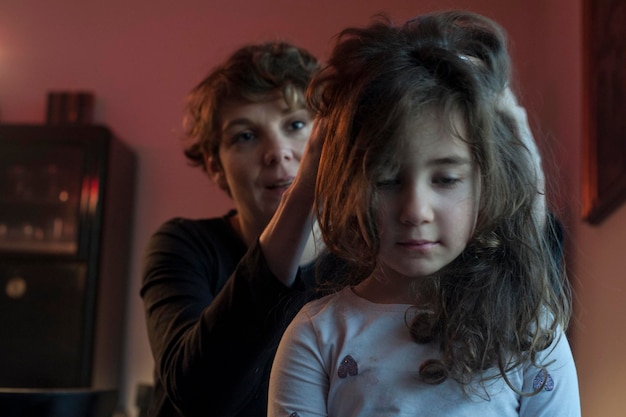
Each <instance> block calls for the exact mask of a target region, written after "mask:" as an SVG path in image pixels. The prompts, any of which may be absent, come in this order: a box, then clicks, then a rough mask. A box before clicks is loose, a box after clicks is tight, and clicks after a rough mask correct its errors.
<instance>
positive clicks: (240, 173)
mask: <svg viewBox="0 0 626 417" xmlns="http://www.w3.org/2000/svg"><path fill="white" fill-rule="evenodd" d="M277 97H278V96H277ZM311 124H312V117H311V115H310V113H309V111H308V110H307V109H306V108H292V109H290V108H289V107H288V106H287V103H286V102H285V100H284V99H283V98H282V96H281V97H279V98H276V99H274V100H270V101H263V102H258V103H251V102H247V101H234V100H233V101H230V102H227V103H225V105H224V106H223V109H222V112H221V140H220V146H219V160H216V158H213V157H209V159H208V163H207V166H208V169H209V173H210V175H211V178H212V179H213V180H214V181H215V182H216V183H217V184H218V185H219V186H220V188H222V189H224V190H226V191H228V192H229V194H230V196H231V197H232V199H233V201H234V203H235V207H236V209H237V211H238V214H239V222H240V225H241V226H242V227H245V228H248V229H252V230H253V231H257V232H258V231H260V230H262V229H263V228H264V227H265V226H266V225H267V223H268V222H269V220H270V218H271V217H272V215H273V214H274V212H275V211H276V208H277V207H278V203H279V201H280V198H281V195H282V194H283V192H285V190H286V189H287V188H288V187H289V186H290V185H291V183H292V181H293V179H294V177H295V176H296V172H297V171H298V166H299V165H300V159H301V157H302V152H303V151H304V147H305V144H306V142H307V139H308V138H309V133H310V131H311Z"/></svg>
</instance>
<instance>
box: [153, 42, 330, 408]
mask: <svg viewBox="0 0 626 417" xmlns="http://www.w3.org/2000/svg"><path fill="white" fill-rule="evenodd" d="M317 69H318V63H317V60H316V59H315V58H314V57H313V56H312V55H310V54H309V53H308V52H306V51H304V50H302V49H300V48H297V47H295V46H292V45H289V44H287V43H280V42H276V43H265V44H260V45H250V46H246V47H243V48H241V49H239V50H238V51H236V52H235V53H234V54H233V55H232V56H231V57H230V58H229V59H228V60H227V61H226V62H225V63H224V64H223V65H221V66H219V67H218V68H216V69H215V70H214V71H213V72H212V73H211V74H209V76H208V77H207V78H206V79H204V80H203V81H202V82H201V83H200V84H199V85H198V86H197V87H196V88H195V89H194V90H193V91H192V92H191V93H190V96H189V103H188V114H187V116H186V129H187V130H186V132H187V136H188V138H189V139H191V140H192V141H193V144H192V145H191V146H190V147H188V148H187V149H186V151H185V154H186V156H187V157H188V158H189V159H190V161H191V162H192V164H193V165H196V166H200V167H202V169H203V170H204V171H206V172H207V174H208V175H209V177H210V178H211V179H212V180H213V181H214V182H215V183H216V184H217V185H218V186H219V187H220V188H221V189H222V190H224V191H225V192H226V193H228V195H229V196H230V197H231V198H232V200H233V204H234V206H235V209H234V210H232V211H231V212H229V213H228V214H226V215H225V216H223V217H221V218H213V219H202V220H190V219H181V218H176V219H172V220H170V221H168V222H166V223H165V224H164V225H163V226H161V228H160V229H159V230H158V231H157V232H156V233H155V234H154V236H153V237H152V239H151V241H150V243H149V245H148V248H147V251H146V255H145V263H144V268H143V285H142V288H141V296H142V298H143V301H144V306H145V312H146V320H147V327H148V335H149V339H150V345H151V348H152V353H153V356H154V359H155V375H154V376H155V379H154V383H155V389H154V397H153V401H152V404H151V407H150V409H149V415H150V416H175V415H178V416H196V415H203V416H207V415H212V416H246V417H250V416H257V415H258V416H261V415H265V412H266V406H267V404H266V403H267V382H268V379H269V370H270V366H271V362H272V359H273V357H274V352H275V348H276V345H277V344H278V340H279V339H280V336H281V335H282V332H283V331H284V328H285V327H286V324H287V323H288V322H289V321H290V319H291V318H292V317H293V315H294V314H295V312H297V310H298V309H299V307H301V306H302V305H303V304H304V302H305V301H306V299H307V294H308V293H309V291H308V290H309V289H310V288H312V284H313V280H312V275H313V274H312V266H308V267H305V268H303V271H302V273H300V274H298V267H299V263H300V259H301V255H302V252H303V250H304V247H305V243H306V240H307V238H308V236H309V235H310V228H311V216H310V212H311V207H312V200H313V186H314V181H315V175H316V168H317V159H318V157H319V156H318V155H319V146H318V144H317V141H313V142H312V144H311V145H310V147H309V148H310V149H309V151H308V152H309V153H311V156H310V158H308V159H307V161H309V162H307V163H303V164H302V167H301V170H302V173H301V175H300V176H299V177H297V180H296V172H297V171H298V167H299V165H300V161H301V160H302V157H303V152H304V149H305V145H306V143H307V139H308V137H309V135H310V132H311V126H312V115H311V114H310V112H309V110H308V109H307V107H306V106H305V101H304V91H305V89H306V87H307V85H308V83H309V81H310V79H311V77H312V75H313V74H314V73H315V72H316V71H317ZM279 206H280V207H279ZM277 210H278V213H279V214H278V215H277V216H275V218H274V220H272V223H271V225H270V226H269V227H267V229H266V226H268V222H269V221H270V219H271V218H272V216H273V215H274V213H275V212H276V211H277ZM283 212H288V213H289V215H288V216H284V215H281V214H280V213H283ZM264 229H265V232H264V233H263V234H262V235H261V232H263V230H264ZM259 235H261V237H260V239H259ZM257 241H259V243H258V244H257Z"/></svg>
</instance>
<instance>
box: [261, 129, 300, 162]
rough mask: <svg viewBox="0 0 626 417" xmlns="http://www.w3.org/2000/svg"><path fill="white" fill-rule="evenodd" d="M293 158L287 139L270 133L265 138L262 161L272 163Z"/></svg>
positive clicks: (291, 148)
mask: <svg viewBox="0 0 626 417" xmlns="http://www.w3.org/2000/svg"><path fill="white" fill-rule="evenodd" d="M293 158H294V149H293V146H292V144H291V143H290V141H289V139H286V138H283V137H280V136H279V135H272V136H269V137H268V138H267V141H266V146H265V151H264V154H263V162H264V163H265V164H266V165H273V164H276V163H279V162H281V161H290V160H291V159H293Z"/></svg>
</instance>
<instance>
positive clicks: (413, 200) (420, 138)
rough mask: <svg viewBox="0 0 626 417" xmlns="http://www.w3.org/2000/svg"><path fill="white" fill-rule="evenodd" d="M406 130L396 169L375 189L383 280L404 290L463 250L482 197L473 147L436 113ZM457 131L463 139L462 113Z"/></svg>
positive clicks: (456, 125)
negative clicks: (377, 197)
mask: <svg viewBox="0 0 626 417" xmlns="http://www.w3.org/2000/svg"><path fill="white" fill-rule="evenodd" d="M407 127H408V128H407V129H406V130H405V133H404V134H403V136H402V137H401V141H400V143H402V146H403V149H402V152H400V153H398V155H399V160H398V165H397V167H395V168H394V169H393V170H390V171H389V172H386V173H383V174H382V177H381V178H379V179H378V181H377V184H376V187H377V192H378V195H379V199H378V201H379V203H378V204H379V205H378V207H377V209H378V218H379V232H380V252H379V257H378V261H379V264H380V266H381V269H380V272H381V277H384V278H385V279H386V281H387V282H388V283H390V284H391V285H393V283H394V282H395V283H397V284H396V285H400V288H401V290H402V291H404V290H405V289H406V285H408V284H409V282H410V280H411V279H415V278H420V277H423V276H425V275H429V274H432V273H435V272H437V271H438V270H439V269H441V268H442V267H444V266H445V265H447V264H448V263H450V262H451V261H452V260H454V259H455V258H456V257H457V256H458V255H459V254H460V253H461V252H462V251H463V250H464V249H465V247H466V245H467V242H468V241H469V239H470V237H471V235H472V233H473V231H474V227H475V224H476V218H477V213H478V203H479V194H480V173H479V169H478V168H477V166H476V164H475V163H474V161H473V158H472V154H471V152H470V148H469V146H468V145H467V143H465V142H464V141H462V140H460V139H459V138H458V137H456V136H455V135H454V134H453V133H451V132H450V129H448V128H447V126H446V124H444V123H443V122H442V121H441V119H440V118H438V117H437V116H436V114H435V113H434V112H429V113H426V114H425V115H424V116H421V117H419V118H417V120H414V121H412V122H410V123H408V126H407ZM454 127H455V129H456V131H457V132H458V133H459V134H461V135H462V136H464V133H465V129H464V124H463V121H462V119H461V117H460V114H457V115H455V118H454ZM396 278H401V279H396ZM407 278H408V280H407Z"/></svg>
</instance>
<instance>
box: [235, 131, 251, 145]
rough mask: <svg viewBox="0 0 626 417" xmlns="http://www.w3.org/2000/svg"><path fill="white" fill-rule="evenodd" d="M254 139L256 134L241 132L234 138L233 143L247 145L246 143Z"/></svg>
mask: <svg viewBox="0 0 626 417" xmlns="http://www.w3.org/2000/svg"><path fill="white" fill-rule="evenodd" d="M254 138H255V135H254V133H252V132H250V131H245V132H239V133H237V134H236V135H234V136H233V138H232V142H233V143H246V142H250V141H251V140H253V139H254Z"/></svg>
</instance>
